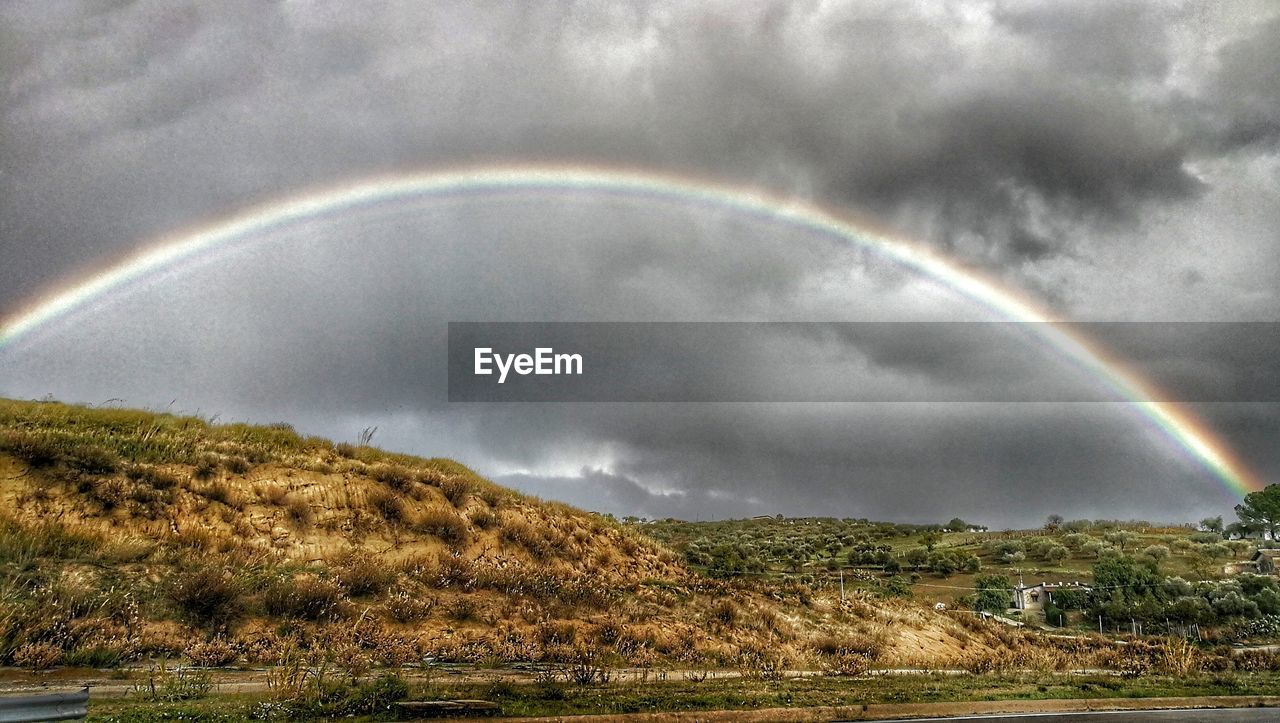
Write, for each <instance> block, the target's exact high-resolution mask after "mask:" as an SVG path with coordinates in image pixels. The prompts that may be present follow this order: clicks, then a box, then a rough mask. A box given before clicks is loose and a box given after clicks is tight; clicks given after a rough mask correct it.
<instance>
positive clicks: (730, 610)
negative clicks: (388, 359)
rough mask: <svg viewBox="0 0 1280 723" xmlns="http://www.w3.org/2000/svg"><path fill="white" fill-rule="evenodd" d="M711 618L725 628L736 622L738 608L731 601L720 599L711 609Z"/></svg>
mask: <svg viewBox="0 0 1280 723" xmlns="http://www.w3.org/2000/svg"><path fill="white" fill-rule="evenodd" d="M711 618H712V619H713V620H715V621H716V622H718V623H720V624H721V625H723V626H725V627H726V628H732V627H733V626H734V625H735V624H736V623H737V622H738V606H737V605H734V604H733V601H732V600H728V599H722V600H720V602H718V603H716V604H715V605H713V606H712V607H711Z"/></svg>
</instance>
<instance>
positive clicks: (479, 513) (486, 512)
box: [469, 507, 499, 530]
mask: <svg viewBox="0 0 1280 723" xmlns="http://www.w3.org/2000/svg"><path fill="white" fill-rule="evenodd" d="M469 519H470V520H471V524H473V525H475V526H476V527H477V528H478V529H481V530H491V529H493V528H494V527H496V526H497V525H498V521H499V520H498V515H497V514H495V513H494V512H493V510H491V509H489V508H488V507H480V508H478V509H476V510H473V511H472V512H471V514H470V516H469Z"/></svg>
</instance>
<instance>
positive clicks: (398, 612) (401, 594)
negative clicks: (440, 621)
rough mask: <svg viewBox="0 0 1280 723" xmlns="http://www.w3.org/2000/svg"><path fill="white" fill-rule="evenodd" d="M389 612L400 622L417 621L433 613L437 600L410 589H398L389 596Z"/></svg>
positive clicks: (387, 603)
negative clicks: (432, 609)
mask: <svg viewBox="0 0 1280 723" xmlns="http://www.w3.org/2000/svg"><path fill="white" fill-rule="evenodd" d="M385 605H386V610H387V614H388V615H390V616H391V619H392V620H395V621H396V622H398V623H416V622H419V621H421V620H425V619H427V617H428V616H430V615H431V608H433V607H434V606H435V600H433V599H431V598H426V597H423V596H422V595H421V594H416V593H414V592H411V591H409V590H397V591H395V592H394V593H392V594H391V595H388V596H387V601H386V603H385Z"/></svg>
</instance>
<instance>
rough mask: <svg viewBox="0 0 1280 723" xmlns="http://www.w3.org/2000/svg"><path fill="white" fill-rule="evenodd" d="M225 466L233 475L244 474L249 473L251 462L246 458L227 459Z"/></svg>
mask: <svg viewBox="0 0 1280 723" xmlns="http://www.w3.org/2000/svg"><path fill="white" fill-rule="evenodd" d="M223 465H224V466H225V467H226V468H227V471H228V472H230V473H232V474H244V473H245V472H248V471H249V460H247V459H245V458H244V457H238V456H237V457H227V459H226V461H225V462H223Z"/></svg>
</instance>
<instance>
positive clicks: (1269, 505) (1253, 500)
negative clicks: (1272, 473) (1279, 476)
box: [1236, 484, 1280, 540]
mask: <svg viewBox="0 0 1280 723" xmlns="http://www.w3.org/2000/svg"><path fill="white" fill-rule="evenodd" d="M1236 516H1237V517H1239V518H1240V522H1241V523H1243V524H1244V525H1246V526H1248V527H1250V528H1253V529H1258V530H1262V531H1263V532H1265V533H1266V534H1267V535H1268V536H1270V538H1271V539H1273V540H1274V539H1276V533H1277V531H1280V484H1273V485H1267V486H1266V487H1265V488H1264V489H1261V490H1259V491H1257V492H1250V493H1249V494H1247V495H1245V496H1244V503H1243V504H1239V505H1236Z"/></svg>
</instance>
